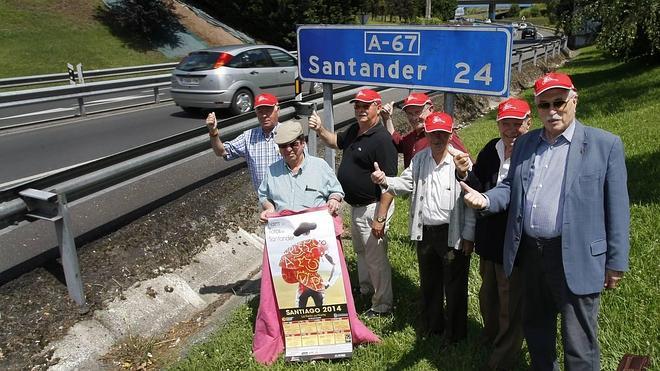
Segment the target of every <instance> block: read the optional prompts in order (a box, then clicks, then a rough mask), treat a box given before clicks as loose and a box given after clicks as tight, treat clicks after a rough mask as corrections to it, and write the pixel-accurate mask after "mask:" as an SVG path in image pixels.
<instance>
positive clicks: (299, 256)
mask: <svg viewBox="0 0 660 371" xmlns="http://www.w3.org/2000/svg"><path fill="white" fill-rule="evenodd" d="M266 245H267V247H268V261H269V265H270V271H271V276H272V280H273V286H274V289H275V297H276V299H277V305H278V308H279V311H280V316H281V318H282V328H283V329H284V339H285V340H284V343H285V344H284V347H285V354H284V359H285V360H287V361H305V360H311V359H334V358H346V357H351V355H352V352H353V342H352V338H351V328H350V324H349V321H348V308H347V306H346V293H345V292H344V281H343V280H344V279H348V277H343V275H342V270H341V263H340V261H339V252H338V248H337V240H336V237H335V228H334V224H333V220H332V217H331V216H330V214H329V213H328V211H327V210H326V209H322V210H318V211H310V212H304V213H300V214H295V215H288V216H279V217H272V218H269V219H268V224H267V226H266Z"/></svg>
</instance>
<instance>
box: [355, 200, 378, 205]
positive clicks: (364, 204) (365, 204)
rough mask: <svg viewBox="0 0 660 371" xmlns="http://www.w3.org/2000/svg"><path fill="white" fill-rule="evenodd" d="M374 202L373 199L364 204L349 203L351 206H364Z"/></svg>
mask: <svg viewBox="0 0 660 371" xmlns="http://www.w3.org/2000/svg"><path fill="white" fill-rule="evenodd" d="M374 202H376V200H373V201H371V202H367V203H366V204H350V205H351V207H365V206H369V205H371V204H373V203H374Z"/></svg>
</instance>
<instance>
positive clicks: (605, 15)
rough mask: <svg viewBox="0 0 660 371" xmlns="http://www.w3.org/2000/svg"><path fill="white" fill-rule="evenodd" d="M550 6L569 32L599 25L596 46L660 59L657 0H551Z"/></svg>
mask: <svg viewBox="0 0 660 371" xmlns="http://www.w3.org/2000/svg"><path fill="white" fill-rule="evenodd" d="M548 8H549V9H550V10H551V12H550V13H552V14H553V16H554V17H556V20H557V21H558V27H560V29H563V30H564V32H565V33H566V34H567V35H575V34H577V33H580V32H581V31H584V30H585V29H587V30H590V29H594V28H599V32H598V37H597V39H596V43H597V45H598V46H599V48H601V49H602V50H603V51H605V52H607V53H609V54H611V55H613V56H615V57H619V58H623V59H631V58H634V57H639V56H651V57H653V58H655V59H656V60H657V59H660V58H659V57H660V3H658V1H657V0H552V1H551V2H550V3H549V4H548ZM595 25H600V27H594V26H595Z"/></svg>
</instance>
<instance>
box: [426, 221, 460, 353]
mask: <svg viewBox="0 0 660 371" xmlns="http://www.w3.org/2000/svg"><path fill="white" fill-rule="evenodd" d="M447 233H448V226H447V225H446V224H444V225H441V226H424V235H423V238H422V240H421V241H418V242H417V261H418V263H419V281H420V282H419V285H420V291H421V293H422V308H421V309H422V310H421V316H422V317H421V319H422V322H423V323H424V324H425V326H424V327H423V328H425V329H427V331H428V332H429V333H432V334H442V333H443V332H445V336H446V338H447V339H448V340H449V341H451V342H456V341H459V340H462V339H464V338H465V337H466V336H467V284H468V273H469V267H470V257H469V256H465V255H464V254H463V252H462V251H455V250H454V249H453V248H452V247H448V246H447ZM445 299H446V301H447V311H446V316H445V307H444V301H445Z"/></svg>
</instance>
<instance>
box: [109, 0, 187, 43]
mask: <svg viewBox="0 0 660 371" xmlns="http://www.w3.org/2000/svg"><path fill="white" fill-rule="evenodd" d="M97 17H98V18H100V19H101V20H102V21H103V22H104V23H105V24H107V25H108V26H109V27H110V28H111V30H112V31H113V32H114V33H116V34H117V35H119V36H121V37H123V38H125V39H127V40H128V43H129V44H133V46H136V47H142V48H146V49H149V48H153V47H160V46H164V45H169V46H173V47H174V46H177V45H178V44H179V38H178V36H177V32H178V31H183V30H184V29H185V28H184V27H183V25H182V24H181V22H180V21H179V16H177V15H176V14H175V13H174V5H173V4H172V3H171V2H169V1H168V2H166V1H163V0H120V1H118V2H116V3H113V4H112V5H109V6H108V8H103V7H101V8H99V9H98V13H97Z"/></svg>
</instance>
